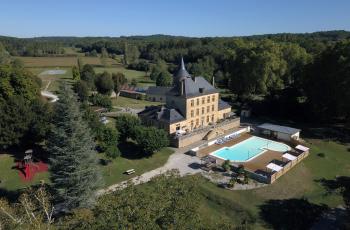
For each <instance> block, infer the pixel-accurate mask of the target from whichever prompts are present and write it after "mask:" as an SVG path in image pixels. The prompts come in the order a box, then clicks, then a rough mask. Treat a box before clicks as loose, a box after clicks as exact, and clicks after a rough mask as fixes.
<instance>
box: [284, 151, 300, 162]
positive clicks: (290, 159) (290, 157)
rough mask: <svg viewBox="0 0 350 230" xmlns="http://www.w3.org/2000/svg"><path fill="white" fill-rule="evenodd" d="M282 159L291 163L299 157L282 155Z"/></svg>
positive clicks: (287, 154)
mask: <svg viewBox="0 0 350 230" xmlns="http://www.w3.org/2000/svg"><path fill="white" fill-rule="evenodd" d="M282 158H285V159H287V160H289V161H294V160H295V159H296V158H297V157H296V156H293V155H291V154H289V153H285V154H283V155H282Z"/></svg>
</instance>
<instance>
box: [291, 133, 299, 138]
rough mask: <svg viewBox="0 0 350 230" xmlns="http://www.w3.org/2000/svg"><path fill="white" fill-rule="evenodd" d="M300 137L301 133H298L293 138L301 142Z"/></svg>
mask: <svg viewBox="0 0 350 230" xmlns="http://www.w3.org/2000/svg"><path fill="white" fill-rule="evenodd" d="M299 136H300V132H297V133H296V134H294V135H293V136H292V137H293V138H294V139H295V140H299Z"/></svg>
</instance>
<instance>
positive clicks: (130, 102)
mask: <svg viewBox="0 0 350 230" xmlns="http://www.w3.org/2000/svg"><path fill="white" fill-rule="evenodd" d="M112 103H113V106H118V107H129V108H134V109H142V108H145V106H151V105H160V104H162V103H160V102H153V101H146V100H137V99H132V98H128V97H121V96H119V97H117V98H113V99H112Z"/></svg>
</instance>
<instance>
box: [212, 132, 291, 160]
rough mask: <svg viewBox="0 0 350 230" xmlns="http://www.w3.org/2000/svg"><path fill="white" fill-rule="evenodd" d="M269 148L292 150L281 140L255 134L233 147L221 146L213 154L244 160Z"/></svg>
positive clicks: (228, 158)
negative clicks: (272, 139) (277, 140)
mask: <svg viewBox="0 0 350 230" xmlns="http://www.w3.org/2000/svg"><path fill="white" fill-rule="evenodd" d="M268 149H269V150H273V151H278V152H285V151H287V150H290V147H289V146H288V145H286V144H283V143H280V142H276V141H271V140H268V139H264V138H261V137H255V136H253V137H250V138H248V139H247V140H245V141H242V142H240V143H238V144H235V145H233V146H231V147H224V148H221V149H219V150H217V151H215V152H213V153H211V155H213V156H216V157H219V158H222V159H225V160H230V161H238V162H242V161H247V160H249V159H251V158H253V157H255V156H257V155H259V154H260V153H263V152H265V151H266V150H268Z"/></svg>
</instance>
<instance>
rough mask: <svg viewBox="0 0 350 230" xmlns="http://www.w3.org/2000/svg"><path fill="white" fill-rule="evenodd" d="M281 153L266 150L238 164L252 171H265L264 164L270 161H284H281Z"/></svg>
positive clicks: (281, 162) (279, 162)
mask: <svg viewBox="0 0 350 230" xmlns="http://www.w3.org/2000/svg"><path fill="white" fill-rule="evenodd" d="M282 155H283V153H281V152H277V151H271V150H267V151H266V152H264V153H262V154H260V155H258V156H257V157H254V158H253V159H251V160H249V161H246V162H242V163H240V164H242V165H243V166H244V168H246V169H248V170H249V171H252V172H261V171H266V165H268V164H269V163H271V162H275V163H278V164H283V163H284V162H283V161H282ZM237 164H239V163H237Z"/></svg>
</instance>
